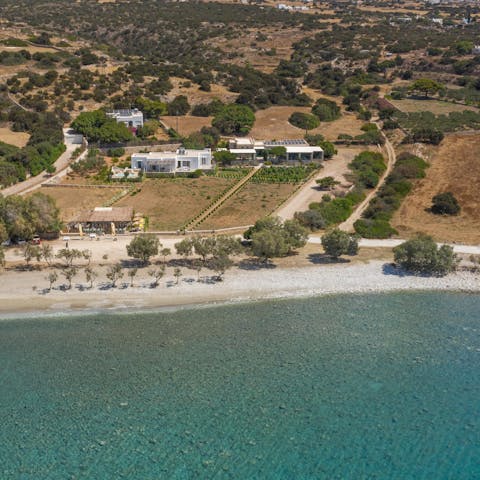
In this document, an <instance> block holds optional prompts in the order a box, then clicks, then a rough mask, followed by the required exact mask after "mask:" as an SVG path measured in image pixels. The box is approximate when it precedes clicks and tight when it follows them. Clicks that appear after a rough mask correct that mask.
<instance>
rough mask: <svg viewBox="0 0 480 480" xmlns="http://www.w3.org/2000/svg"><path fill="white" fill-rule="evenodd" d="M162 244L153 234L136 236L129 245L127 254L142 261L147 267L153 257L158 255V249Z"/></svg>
mask: <svg viewBox="0 0 480 480" xmlns="http://www.w3.org/2000/svg"><path fill="white" fill-rule="evenodd" d="M159 247H161V244H160V242H159V240H158V237H157V236H156V235H154V234H153V233H142V234H141V235H136V236H135V237H134V238H133V240H132V241H131V242H130V243H129V244H128V245H127V254H128V256H129V257H132V258H135V259H138V260H140V261H141V262H142V263H143V264H144V265H147V264H148V263H149V261H150V258H151V257H154V256H155V255H158V249H159Z"/></svg>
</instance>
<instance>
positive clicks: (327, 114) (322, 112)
mask: <svg viewBox="0 0 480 480" xmlns="http://www.w3.org/2000/svg"><path fill="white" fill-rule="evenodd" d="M312 113H313V114H314V115H315V116H316V117H317V118H318V119H319V120H320V121H321V122H333V121H334V120H337V119H338V118H340V107H339V106H338V105H337V104H336V102H334V101H333V100H328V99H326V98H319V99H318V100H317V101H316V102H315V105H314V106H313V107H312Z"/></svg>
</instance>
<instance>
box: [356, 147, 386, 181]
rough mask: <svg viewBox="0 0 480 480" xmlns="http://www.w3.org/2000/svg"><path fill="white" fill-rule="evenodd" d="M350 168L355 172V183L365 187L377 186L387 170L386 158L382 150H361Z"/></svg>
mask: <svg viewBox="0 0 480 480" xmlns="http://www.w3.org/2000/svg"><path fill="white" fill-rule="evenodd" d="M349 168H350V170H352V172H353V173H354V175H355V177H356V180H355V183H356V184H357V185H358V184H359V185H363V186H364V187H365V188H374V187H376V186H377V184H378V182H379V180H380V176H381V175H382V174H383V172H384V171H385V170H386V168H387V166H386V165H385V160H384V158H383V155H382V154H381V153H380V152H368V151H366V152H361V153H359V154H358V155H356V156H355V158H354V159H353V161H352V162H351V163H350V164H349Z"/></svg>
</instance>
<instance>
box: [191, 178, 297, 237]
mask: <svg viewBox="0 0 480 480" xmlns="http://www.w3.org/2000/svg"><path fill="white" fill-rule="evenodd" d="M296 188H297V185H294V184H286V183H252V182H248V183H247V184H246V185H245V186H244V187H243V188H242V189H241V190H240V191H239V192H238V193H237V194H235V195H233V197H230V198H229V199H228V200H227V201H226V202H225V203H224V204H223V205H222V206H221V207H220V208H219V209H218V210H216V211H215V212H214V213H213V214H212V215H211V216H210V217H208V218H207V219H206V220H205V221H204V222H203V223H202V224H201V225H200V226H199V228H200V229H217V228H222V227H224V228H228V227H237V226H244V225H251V224H253V223H255V221H256V220H258V219H259V218H262V217H265V216H267V215H269V214H271V213H272V212H273V211H274V210H275V209H276V208H277V207H278V206H279V205H280V203H282V202H283V201H284V200H286V199H287V198H288V197H289V196H290V195H291V194H292V193H293V192H294V190H295V189H296Z"/></svg>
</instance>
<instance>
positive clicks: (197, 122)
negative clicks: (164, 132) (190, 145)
mask: <svg viewBox="0 0 480 480" xmlns="http://www.w3.org/2000/svg"><path fill="white" fill-rule="evenodd" d="M212 118H213V117H192V116H187V115H186V116H181V117H180V116H179V117H170V116H168V115H167V116H164V117H162V122H163V123H164V125H165V126H166V127H167V128H173V129H175V130H176V131H177V132H178V133H179V134H180V135H190V134H191V133H193V132H198V131H200V130H201V129H202V127H210V126H211V125H212Z"/></svg>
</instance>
